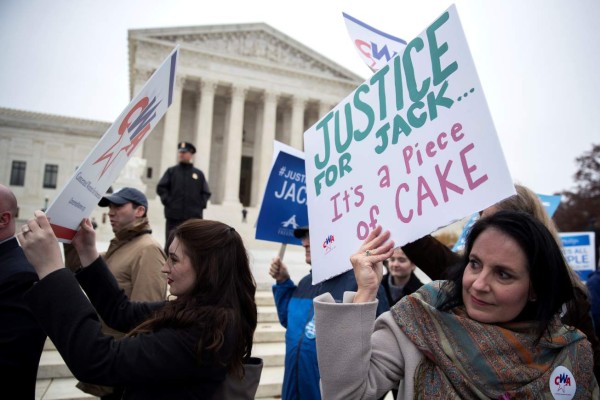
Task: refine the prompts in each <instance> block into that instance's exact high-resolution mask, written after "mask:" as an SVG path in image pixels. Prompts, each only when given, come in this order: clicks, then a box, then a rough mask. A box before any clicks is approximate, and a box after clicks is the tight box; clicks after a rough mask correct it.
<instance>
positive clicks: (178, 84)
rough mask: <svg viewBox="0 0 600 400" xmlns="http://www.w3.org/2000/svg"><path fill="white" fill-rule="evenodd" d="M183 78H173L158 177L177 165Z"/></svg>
mask: <svg viewBox="0 0 600 400" xmlns="http://www.w3.org/2000/svg"><path fill="white" fill-rule="evenodd" d="M184 83H185V77H183V76H176V77H175V88H174V89H173V103H171V107H169V110H168V111H167V113H166V114H165V117H164V118H165V122H164V124H165V129H164V132H163V138H162V139H163V140H162V154H161V157H160V170H159V171H158V173H159V175H160V176H162V175H163V174H164V173H165V171H166V170H167V168H169V167H171V166H173V165H175V164H176V163H177V142H179V122H180V119H181V94H182V92H183V84H184Z"/></svg>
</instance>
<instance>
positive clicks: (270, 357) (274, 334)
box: [36, 284, 285, 400]
mask: <svg viewBox="0 0 600 400" xmlns="http://www.w3.org/2000/svg"><path fill="white" fill-rule="evenodd" d="M258 286H259V287H258V289H259V290H258V291H257V293H256V303H257V308H258V321H259V322H258V325H257V329H256V332H255V335H254V346H253V350H252V354H253V355H254V356H256V357H260V358H262V359H263V362H264V368H263V371H262V375H261V380H260V385H259V388H258V391H257V393H256V398H257V399H264V400H267V399H275V398H279V396H280V394H281V384H282V382H283V365H284V360H285V342H284V341H285V329H284V328H283V327H282V326H281V325H280V324H279V320H278V318H277V310H276V308H275V306H274V302H273V294H272V292H271V289H270V285H269V284H260V285H258ZM76 384H77V379H75V378H74V377H73V374H72V373H71V371H69V369H68V368H67V366H66V365H65V363H64V361H63V359H62V357H61V356H60V354H59V353H58V351H57V350H56V348H55V347H54V344H53V343H52V342H51V341H50V340H47V341H46V343H45V345H44V351H43V353H42V357H41V359H40V366H39V369H38V380H37V385H36V399H38V400H67V399H70V400H73V399H86V400H89V399H98V398H97V397H94V396H91V395H88V394H87V393H84V392H82V391H81V390H79V389H77V388H76V387H75V385H76Z"/></svg>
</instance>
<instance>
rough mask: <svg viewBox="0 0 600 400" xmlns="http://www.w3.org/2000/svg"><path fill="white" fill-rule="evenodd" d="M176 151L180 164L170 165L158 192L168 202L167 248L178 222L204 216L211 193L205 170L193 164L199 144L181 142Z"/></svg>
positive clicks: (164, 203)
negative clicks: (196, 145) (170, 235)
mask: <svg viewBox="0 0 600 400" xmlns="http://www.w3.org/2000/svg"><path fill="white" fill-rule="evenodd" d="M177 151H178V154H179V164H177V165H175V166H174V167H170V168H168V169H167V171H166V172H165V174H164V175H163V176H162V178H160V181H159V182H158V186H157V187H156V193H157V194H158V195H159V196H160V201H161V202H162V204H163V205H164V206H165V218H166V220H167V222H166V228H165V234H166V237H165V248H166V247H167V246H168V240H169V234H170V233H171V231H172V230H173V229H174V228H175V227H176V226H177V225H179V224H180V223H182V222H183V221H186V220H188V219H190V218H202V213H203V211H204V209H205V208H206V204H207V203H208V199H210V194H211V193H210V189H209V187H208V182H207V181H206V178H205V177H204V173H203V172H202V171H200V170H199V169H198V168H194V164H193V163H192V157H193V155H194V154H195V153H196V147H194V145H193V144H191V143H189V142H181V143H179V144H178V145H177Z"/></svg>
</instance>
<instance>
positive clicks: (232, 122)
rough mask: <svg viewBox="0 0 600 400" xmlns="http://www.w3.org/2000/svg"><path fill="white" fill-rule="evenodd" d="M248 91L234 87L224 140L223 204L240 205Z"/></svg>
mask: <svg viewBox="0 0 600 400" xmlns="http://www.w3.org/2000/svg"><path fill="white" fill-rule="evenodd" d="M246 92H247V89H246V88H245V87H241V86H233V88H232V90H231V109H230V112H229V124H228V125H229V129H228V130H227V131H226V132H225V138H224V140H223V160H224V161H225V168H224V174H223V176H222V179H223V180H224V182H223V183H224V193H223V204H230V205H236V204H240V168H241V163H242V131H243V129H244V101H245V99H246Z"/></svg>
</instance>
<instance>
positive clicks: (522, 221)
mask: <svg viewBox="0 0 600 400" xmlns="http://www.w3.org/2000/svg"><path fill="white" fill-rule="evenodd" d="M491 228H493V229H497V230H499V231H501V232H503V233H504V234H506V235H508V236H510V237H511V238H512V239H513V240H514V241H515V242H517V243H518V245H519V247H521V249H522V250H523V252H524V253H525V256H526V257H527V269H528V272H529V279H530V282H531V287H532V288H533V291H534V293H535V296H536V300H535V301H528V303H527V305H526V306H525V308H524V309H523V311H522V312H521V314H520V315H519V316H518V317H517V319H518V320H534V321H538V329H537V332H538V340H539V339H541V337H542V336H543V335H544V333H545V332H546V331H547V330H548V325H549V324H550V322H551V321H552V319H553V317H554V315H555V314H556V313H557V312H558V311H559V310H560V308H561V307H562V305H563V304H564V303H566V302H567V301H569V300H571V299H572V298H573V286H572V284H571V280H570V278H569V272H568V268H569V266H568V265H567V263H566V261H565V259H564V257H563V255H562V252H561V250H560V248H559V247H558V244H557V243H556V240H555V238H554V236H553V235H552V233H551V232H550V231H549V230H548V229H547V228H546V227H545V226H544V225H543V224H542V223H541V222H540V221H538V220H537V219H535V218H534V217H532V216H531V215H529V214H527V213H524V212H519V211H498V212H497V213H494V214H493V215H491V216H489V217H486V218H482V219H480V220H479V221H477V222H476V223H475V224H474V225H473V227H472V228H471V231H470V232H469V234H468V236H467V239H466V244H465V251H464V255H463V259H462V262H461V263H460V264H459V266H458V268H455V269H454V270H453V271H451V273H450V278H449V280H448V281H447V282H446V284H445V288H446V290H447V291H448V292H447V293H448V294H449V296H448V297H446V299H445V301H443V302H442V304H441V305H440V307H439V308H440V309H442V310H447V309H450V308H452V307H455V306H457V305H462V304H463V299H462V289H463V288H462V277H463V274H464V271H465V268H466V267H467V264H468V263H469V256H470V254H471V250H472V249H473V244H474V243H475V241H476V240H477V238H478V237H479V235H481V233H483V232H484V231H486V230H487V229H491Z"/></svg>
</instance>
